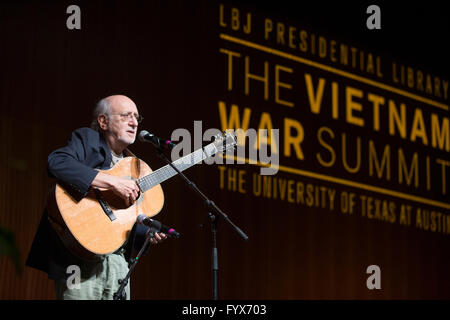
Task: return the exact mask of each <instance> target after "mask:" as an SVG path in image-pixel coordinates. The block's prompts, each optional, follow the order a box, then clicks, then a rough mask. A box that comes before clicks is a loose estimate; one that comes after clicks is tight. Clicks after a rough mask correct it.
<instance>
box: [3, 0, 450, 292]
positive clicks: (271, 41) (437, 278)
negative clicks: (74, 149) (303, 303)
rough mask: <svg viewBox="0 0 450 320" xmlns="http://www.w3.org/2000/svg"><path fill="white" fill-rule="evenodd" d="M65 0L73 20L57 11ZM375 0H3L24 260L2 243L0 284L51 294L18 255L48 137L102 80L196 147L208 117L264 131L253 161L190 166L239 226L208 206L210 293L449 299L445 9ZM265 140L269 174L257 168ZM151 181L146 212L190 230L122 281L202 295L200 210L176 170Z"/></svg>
mask: <svg viewBox="0 0 450 320" xmlns="http://www.w3.org/2000/svg"><path fill="white" fill-rule="evenodd" d="M311 2H313V1H311ZM72 4H76V5H78V6H79V8H80V10H81V21H80V22H81V24H80V26H81V29H73V30H70V29H68V27H67V22H68V21H67V20H69V22H73V21H72V18H73V17H72V18H71V16H72V14H73V12H72V11H70V12H69V13H66V9H67V8H68V7H69V6H70V5H72ZM370 4H371V3H369V2H367V3H364V2H363V3H359V4H350V3H348V4H327V3H325V4H314V3H310V4H308V3H307V1H302V2H301V3H298V4H296V5H295V6H292V5H288V4H283V3H282V2H278V1H276V2H273V4H272V5H268V4H256V2H255V3H254V4H250V3H248V2H247V3H242V2H239V1H236V2H228V1H224V2H216V1H170V2H166V1H145V2H144V1H142V2H137V1H136V2H134V1H75V2H70V1H61V2H51V1H48V2H46V1H44V2H39V3H38V2H31V1H30V2H13V3H11V4H6V3H3V2H2V4H1V8H0V114H1V118H0V121H1V124H0V141H1V142H2V146H1V157H0V226H1V227H2V228H4V229H5V230H10V231H11V232H13V234H14V237H15V243H16V245H17V248H18V250H19V252H20V259H21V260H20V264H21V265H22V267H23V270H22V272H21V273H20V272H19V271H17V270H16V268H15V266H14V263H13V262H12V260H11V259H9V258H7V257H6V256H2V257H0V298H2V299H53V298H54V293H53V284H52V282H50V281H49V280H48V279H47V277H46V275H44V274H43V273H41V272H39V271H35V270H32V269H29V268H26V267H24V266H23V264H24V261H25V258H26V255H27V254H28V251H29V249H30V246H31V243H32V240H33V237H34V234H35V231H36V228H37V226H38V223H39V220H40V218H41V213H42V211H43V208H44V206H45V196H46V193H47V190H48V189H49V187H50V186H51V183H52V182H53V181H52V180H51V179H49V178H48V177H47V174H46V161H47V155H48V154H49V153H50V152H51V151H52V150H54V149H56V148H58V147H61V146H63V145H64V144H65V143H66V142H67V140H68V138H69V137H70V134H71V131H72V130H73V129H75V128H78V127H82V126H88V125H89V122H90V113H91V111H92V109H93V107H94V105H95V102H96V101H97V100H99V99H100V98H102V97H105V96H108V95H111V94H124V95H127V96H129V97H130V98H132V99H133V100H134V101H135V102H136V104H137V106H138V108H139V110H140V113H141V114H142V115H143V116H144V117H145V120H144V122H143V123H142V125H141V127H140V129H147V130H149V131H151V132H154V133H156V134H158V135H160V136H162V137H171V135H172V132H173V131H174V130H175V129H177V128H184V129H186V130H188V131H189V132H190V133H191V134H192V146H194V144H195V145H198V144H199V143H198V142H196V143H194V138H196V139H197V141H198V139H202V133H203V132H204V131H206V130H207V129H209V128H217V129H220V130H225V129H227V128H234V129H237V128H242V129H244V130H247V129H255V130H258V129H267V130H268V133H269V134H268V135H267V136H265V135H262V136H261V137H260V139H258V141H257V142H252V143H248V146H247V150H246V151H247V152H246V153H245V154H243V155H240V156H239V157H238V158H234V159H235V160H242V162H245V163H240V164H238V163H234V164H226V165H225V164H223V165H219V164H214V165H207V164H200V165H197V166H195V167H193V168H191V169H189V170H188V171H186V174H187V175H188V176H189V177H190V178H191V179H192V180H193V181H195V183H196V184H197V185H198V186H199V188H200V189H201V190H203V191H204V192H205V193H206V194H207V195H208V196H209V197H210V198H211V199H212V200H213V201H214V202H215V203H216V204H217V205H218V206H219V207H220V208H221V209H222V210H223V211H224V212H225V213H227V214H228V216H229V217H230V219H231V220H232V221H233V222H234V223H236V224H237V225H238V226H239V227H240V228H242V230H243V231H244V232H245V233H246V234H247V235H248V236H249V240H248V241H247V242H244V241H243V240H242V239H241V238H240V237H239V236H238V235H237V233H235V232H234V231H233V230H232V228H230V226H229V225H227V224H226V223H224V221H219V225H218V227H219V232H218V238H217V245H218V250H219V260H218V261H219V277H218V280H219V291H218V292H219V298H220V299H419V298H420V299H448V298H450V293H449V290H448V288H449V285H450V283H449V278H448V270H449V269H450V256H449V245H450V213H449V208H450V202H449V189H450V183H449V182H450V181H449V178H448V177H449V176H450V168H449V167H450V157H449V145H450V138H449V130H450V129H449V99H448V57H449V52H448V49H447V48H448V46H446V42H448V41H447V40H448V30H450V28H449V23H448V17H447V14H446V11H445V10H444V9H443V5H442V4H440V3H435V4H433V3H431V2H429V1H427V2H426V4H425V3H424V4H423V5H422V6H419V5H412V4H410V3H408V4H407V5H404V6H399V8H394V7H392V6H388V5H386V4H380V5H379V6H380V9H381V29H379V30H370V29H368V27H367V26H366V20H367V19H368V18H369V16H370V15H371V14H368V13H366V9H367V7H368V6H369V5H370ZM69 24H70V23H69ZM194 121H201V129H199V128H198V127H197V129H196V130H195V129H194ZM197 125H200V122H198V123H197ZM272 129H273V130H275V131H271V130H272ZM194 133H195V136H194ZM240 142H241V140H240ZM206 144H207V142H206V141H204V142H203V145H206ZM267 146H269V147H270V149H271V152H269V155H270V161H271V163H270V164H271V165H272V167H273V169H275V171H277V173H276V174H275V175H261V169H263V168H265V166H264V157H263V155H264V154H263V151H264V150H266V149H267V148H266V147H267ZM255 148H256V150H257V151H258V152H257V153H256V155H257V158H256V159H255V158H251V157H250V151H251V150H254V149H255ZM132 150H133V151H134V152H135V153H136V154H137V155H138V156H139V157H140V158H141V159H143V160H144V161H146V162H147V163H148V164H149V165H150V166H151V167H152V168H153V169H156V168H159V167H161V166H162V165H164V163H163V162H162V161H161V160H160V159H159V158H158V157H157V156H156V155H155V152H154V150H152V148H151V147H150V146H149V145H144V144H142V143H139V142H136V143H135V144H134V145H133V146H132ZM229 159H233V157H232V156H229ZM253 160H254V161H253ZM235 162H236V161H235ZM248 162H251V163H248ZM162 187H163V190H164V192H165V205H164V208H163V210H162V211H161V213H159V214H158V215H157V216H156V219H158V220H160V221H162V222H163V223H165V224H167V225H170V226H173V227H175V228H176V229H177V230H178V231H179V232H180V233H181V234H182V237H181V238H180V239H177V240H175V239H169V240H167V241H165V242H164V243H162V244H160V245H158V246H154V247H152V248H151V249H150V251H149V253H148V254H147V255H146V256H145V257H144V258H143V259H142V261H141V262H140V263H139V264H138V266H137V269H136V271H135V273H134V275H133V277H132V279H131V288H132V298H134V299H209V298H211V287H212V282H211V232H210V226H209V222H208V216H207V210H206V208H205V206H204V205H203V203H202V201H201V200H200V199H199V198H198V197H196V196H195V194H194V193H193V192H192V191H191V190H190V189H189V188H188V187H187V186H186V185H185V184H184V183H183V181H182V180H181V179H180V178H177V177H175V178H173V179H171V180H169V181H166V182H164V183H163V184H162ZM377 280H379V283H378V282H377ZM374 286H375V288H373V287H374Z"/></svg>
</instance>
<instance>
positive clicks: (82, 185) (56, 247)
mask: <svg viewBox="0 0 450 320" xmlns="http://www.w3.org/2000/svg"><path fill="white" fill-rule="evenodd" d="M111 159H112V157H111V151H110V149H109V147H108V145H107V144H106V141H105V139H104V138H103V136H102V135H101V134H100V133H99V132H97V131H95V130H92V129H89V128H80V129H77V130H75V131H74V132H73V133H72V137H71V139H70V140H69V142H68V144H67V145H66V146H65V147H63V148H60V149H57V150H55V151H53V152H52V153H50V155H49V156H48V167H47V171H48V175H49V176H50V177H52V178H56V179H57V180H58V181H59V182H62V183H64V185H65V186H66V187H69V188H70V189H71V192H70V193H71V194H72V195H74V196H75V198H78V199H82V198H83V197H84V196H86V194H87V193H88V190H89V187H90V185H91V183H92V181H93V180H94V178H95V176H96V174H97V172H98V171H97V170H95V169H109V168H110V164H111ZM147 230H148V228H147V227H145V226H142V225H135V226H134V228H133V230H132V233H131V236H130V238H129V241H128V242H127V244H126V245H125V247H124V249H125V257H126V259H127V260H129V258H130V256H131V253H132V248H133V244H134V247H135V248H136V249H138V250H139V249H140V246H142V244H143V241H144V239H145V233H146V232H147ZM85 264H86V263H85V262H83V261H81V260H80V259H79V258H77V257H75V256H73V255H72V254H71V253H70V252H69V251H68V250H67V249H66V248H65V247H64V244H63V243H62V241H61V240H60V239H59V237H58V235H57V234H56V232H55V231H54V230H53V228H52V226H51V225H50V223H49V221H48V218H47V209H45V210H44V213H43V215H42V218H41V222H40V223H39V227H38V230H37V232H36V236H35V238H34V240H33V244H32V246H31V250H30V253H29V255H28V258H27V261H26V265H27V266H29V267H32V268H35V269H38V270H41V271H44V272H45V273H47V274H48V277H49V278H50V279H61V278H62V279H65V278H67V277H68V276H69V275H70V274H67V272H66V271H67V267H68V266H70V265H79V266H80V265H85Z"/></svg>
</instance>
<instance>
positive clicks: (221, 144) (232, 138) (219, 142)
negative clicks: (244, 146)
mask: <svg viewBox="0 0 450 320" xmlns="http://www.w3.org/2000/svg"><path fill="white" fill-rule="evenodd" d="M233 131H234V130H227V131H224V132H222V133H218V134H216V135H215V136H214V142H213V144H214V146H215V147H216V148H217V151H218V152H223V153H225V151H226V150H229V149H231V148H234V147H236V145H237V137H236V134H235V133H234V132H233Z"/></svg>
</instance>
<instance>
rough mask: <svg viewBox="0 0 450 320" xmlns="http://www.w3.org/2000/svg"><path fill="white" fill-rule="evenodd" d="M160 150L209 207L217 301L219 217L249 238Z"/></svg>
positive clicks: (161, 154)
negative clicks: (217, 236)
mask: <svg viewBox="0 0 450 320" xmlns="http://www.w3.org/2000/svg"><path fill="white" fill-rule="evenodd" d="M155 147H156V146H155ZM156 149H157V150H158V152H157V154H158V156H159V157H160V158H161V159H163V160H164V161H165V162H166V163H168V164H169V165H170V166H171V167H172V168H173V169H174V170H175V171H176V172H177V173H178V175H180V176H181V177H182V178H183V180H184V181H185V182H186V183H187V185H188V186H189V187H190V188H191V189H192V190H194V192H195V193H197V195H198V196H200V198H202V199H203V201H204V202H205V204H206V206H207V207H208V209H209V211H208V217H209V219H210V221H211V232H212V276H213V288H212V291H213V294H212V295H213V300H217V273H218V271H219V263H218V251H217V244H216V235H217V221H218V219H219V217H222V218H223V219H224V220H225V221H227V222H228V223H229V224H230V225H231V227H232V228H233V229H234V230H235V231H236V232H237V233H238V234H239V236H241V238H242V239H244V241H247V240H248V236H247V235H246V234H245V233H244V232H243V231H242V230H241V229H240V228H239V227H238V226H236V225H235V224H234V223H233V222H232V221H231V220H230V218H228V216H227V215H226V214H225V213H224V212H223V211H222V210H220V208H219V207H217V205H216V204H215V203H214V202H213V201H211V200H210V199H209V198H208V197H207V196H206V195H205V194H204V193H203V192H202V191H200V189H199V188H198V187H197V186H196V184H195V183H193V182H192V181H191V180H189V178H188V177H186V176H185V175H184V174H183V173H182V172H181V171H180V170H178V168H177V167H175V166H174V165H173V164H172V162H171V161H170V160H169V159H168V158H167V156H166V155H165V154H164V150H163V148H162V146H161V145H160V146H158V147H156Z"/></svg>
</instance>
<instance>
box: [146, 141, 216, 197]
mask: <svg viewBox="0 0 450 320" xmlns="http://www.w3.org/2000/svg"><path fill="white" fill-rule="evenodd" d="M216 152H217V148H216V147H215V146H214V143H211V144H209V145H207V146H206V147H204V148H203V149H198V150H197V151H194V152H192V153H190V154H188V155H187V156H184V157H182V158H180V159H178V160H175V161H174V162H172V164H173V166H174V167H175V168H177V169H178V170H179V171H184V170H186V169H188V168H190V167H192V166H193V165H195V164H197V163H199V162H201V161H203V160H205V159H206V158H209V157H211V156H212V155H214V154H215V153H216ZM176 174H177V171H175V169H174V168H172V166H170V165H166V166H164V167H161V168H159V169H158V170H155V171H153V172H152V173H150V174H149V175H146V176H145V177H142V178H140V179H138V180H137V183H138V184H139V187H140V188H141V190H142V191H143V192H145V191H147V190H148V189H150V188H152V187H154V186H156V185H158V184H160V183H161V182H164V181H166V180H167V179H170V178H171V177H173V176H174V175H176Z"/></svg>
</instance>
